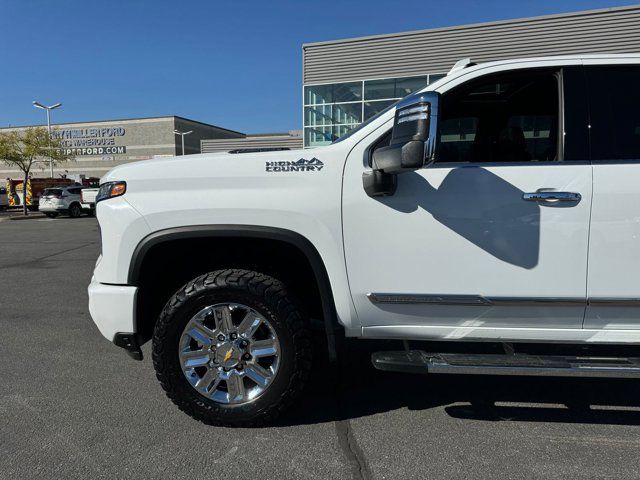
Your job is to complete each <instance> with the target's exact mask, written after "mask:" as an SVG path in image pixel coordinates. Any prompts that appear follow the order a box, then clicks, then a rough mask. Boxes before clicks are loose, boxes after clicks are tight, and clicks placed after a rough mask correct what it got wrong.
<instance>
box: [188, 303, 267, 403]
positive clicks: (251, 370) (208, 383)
mask: <svg viewBox="0 0 640 480" xmlns="http://www.w3.org/2000/svg"><path fill="white" fill-rule="evenodd" d="M178 355H179V358H180V366H181V367H182V372H183V373H184V375H185V377H186V379H187V381H188V382H189V383H190V384H191V386H192V387H193V388H195V389H196V390H197V391H198V392H199V393H200V394H202V395H203V396H205V397H207V398H209V399H211V400H213V401H215V402H219V403H225V404H241V403H247V402H250V401H252V400H254V399H255V398H257V397H258V396H259V395H261V394H262V393H263V392H264V391H265V390H266V389H267V388H269V385H270V384H271V382H272V381H273V379H274V378H275V376H276V373H277V372H278V366H279V361H280V343H279V341H278V337H277V335H276V333H275V331H274V329H273V327H272V326H271V324H270V323H269V321H268V320H267V319H266V318H264V316H262V315H261V314H259V313H258V312H256V311H255V310H254V309H252V308H250V307H248V306H246V305H242V304H239V303H218V304H216V305H211V306H208V307H205V308H203V309H202V310H200V311H199V312H198V313H196V314H195V315H194V316H193V317H192V318H191V319H190V320H189V322H188V323H187V325H186V327H185V328H184V330H183V332H182V336H181V337H180V344H179V351H178Z"/></svg>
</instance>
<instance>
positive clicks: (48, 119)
mask: <svg viewBox="0 0 640 480" xmlns="http://www.w3.org/2000/svg"><path fill="white" fill-rule="evenodd" d="M31 103H33V106H34V107H36V108H40V109H42V110H46V111H47V131H48V132H49V139H51V110H53V109H54V108H58V107H61V106H62V104H61V103H56V104H55V105H50V106H48V107H47V106H46V105H42V104H41V103H40V102H36V101H35V100H34V101H33V102H31ZM49 172H50V174H51V178H53V158H51V153H49Z"/></svg>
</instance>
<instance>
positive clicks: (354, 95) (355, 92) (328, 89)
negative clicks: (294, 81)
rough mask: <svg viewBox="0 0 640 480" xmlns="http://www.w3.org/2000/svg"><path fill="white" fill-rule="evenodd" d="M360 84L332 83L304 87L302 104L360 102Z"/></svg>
mask: <svg viewBox="0 0 640 480" xmlns="http://www.w3.org/2000/svg"><path fill="white" fill-rule="evenodd" d="M360 101H362V82H348V83H333V84H330V85H310V86H306V87H304V104H305V105H317V104H321V103H340V102H360Z"/></svg>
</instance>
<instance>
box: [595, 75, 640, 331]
mask: <svg viewBox="0 0 640 480" xmlns="http://www.w3.org/2000/svg"><path fill="white" fill-rule="evenodd" d="M585 71H586V75H587V81H588V85H589V99H590V125H591V129H590V135H591V158H592V162H593V188H594V190H593V212H592V215H591V233H590V241H589V275H588V283H587V291H588V292H587V293H588V297H589V306H588V308H587V315H586V318H585V322H584V327H585V328H587V329H638V328H640V66H639V65H628V64H627V65H624V64H618V65H587V66H585Z"/></svg>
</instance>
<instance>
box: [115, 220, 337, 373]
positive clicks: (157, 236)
mask: <svg viewBox="0 0 640 480" xmlns="http://www.w3.org/2000/svg"><path fill="white" fill-rule="evenodd" d="M207 239H211V240H219V239H228V240H233V239H244V240H256V241H274V242H279V243H280V244H282V245H288V246H290V247H291V248H294V249H297V250H298V251H299V252H300V253H301V254H302V255H303V256H304V257H305V258H306V260H307V261H308V263H309V266H310V267H311V270H312V272H313V277H314V279H315V283H316V286H317V289H318V293H319V296H320V298H319V300H320V304H321V310H322V317H323V322H324V330H325V332H326V338H327V346H328V355H329V359H330V360H331V361H334V360H335V359H336V358H337V332H338V331H340V330H341V326H340V324H339V322H338V319H337V314H336V307H335V302H334V296H333V291H332V288H331V282H330V280H329V275H328V273H327V269H326V267H325V264H324V261H323V260H322V257H321V256H320V253H319V252H318V250H317V249H316V247H315V246H314V245H313V244H312V243H311V241H310V240H309V239H307V238H306V237H304V236H303V235H301V234H299V233H297V232H294V231H291V230H287V229H283V228H277V227H267V226H259V225H194V226H182V227H175V228H168V229H164V230H159V231H157V232H153V233H151V234H149V235H147V236H146V237H145V238H143V239H142V240H141V241H140V243H138V245H137V246H136V248H135V250H134V252H133V255H132V257H131V261H130V264H129V270H128V275H127V279H128V280H127V283H128V284H129V285H133V286H140V280H141V275H142V273H143V267H144V261H145V258H147V255H148V254H149V252H151V251H152V250H153V249H154V248H155V247H158V246H161V245H163V244H166V243H168V242H174V241H181V240H205V241H206V240H207ZM135 321H136V330H137V331H139V330H138V322H139V321H141V320H140V315H139V314H138V313H137V314H136V319H135Z"/></svg>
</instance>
